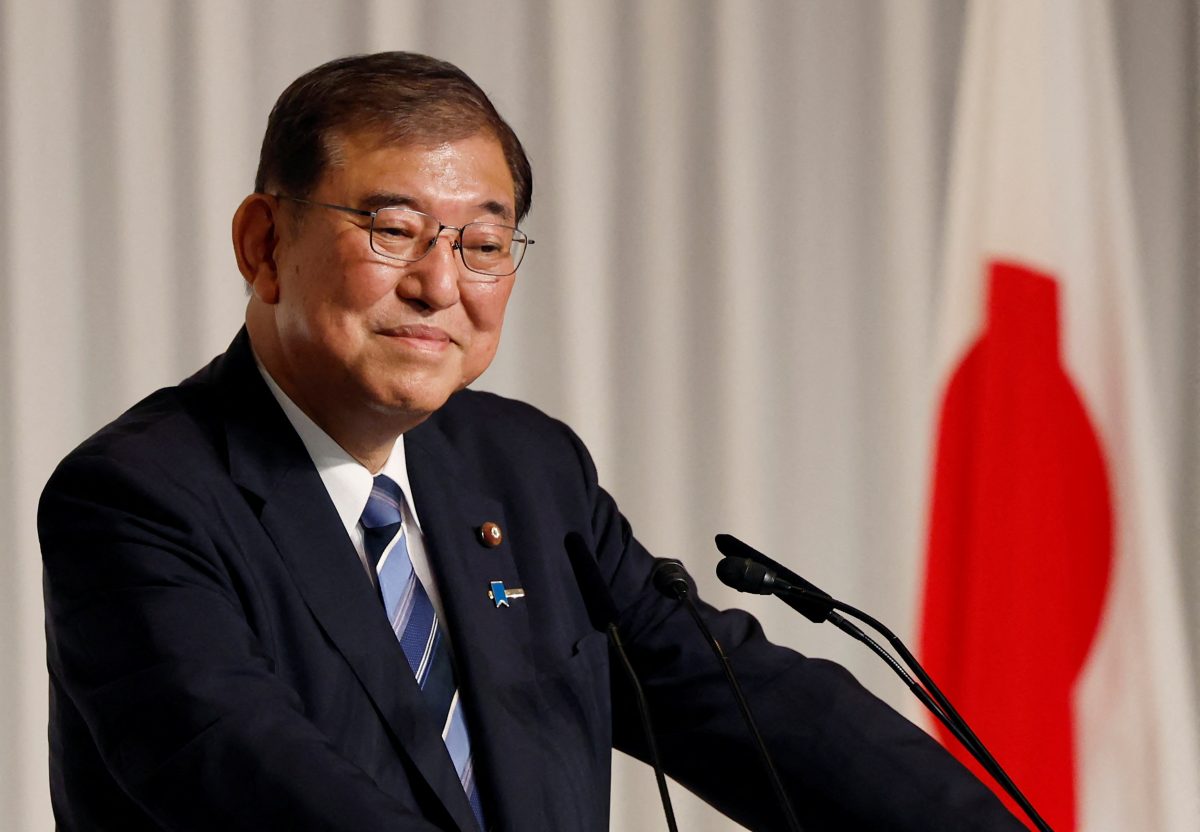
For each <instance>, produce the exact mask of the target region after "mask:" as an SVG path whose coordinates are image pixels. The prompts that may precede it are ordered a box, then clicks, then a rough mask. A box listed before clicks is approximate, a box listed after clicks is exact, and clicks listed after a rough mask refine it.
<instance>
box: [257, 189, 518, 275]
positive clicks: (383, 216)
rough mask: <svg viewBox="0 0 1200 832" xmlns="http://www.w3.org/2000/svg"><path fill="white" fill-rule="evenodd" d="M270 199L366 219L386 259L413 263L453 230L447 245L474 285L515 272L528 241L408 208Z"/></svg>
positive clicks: (491, 226)
mask: <svg viewBox="0 0 1200 832" xmlns="http://www.w3.org/2000/svg"><path fill="white" fill-rule="evenodd" d="M275 198H276V199H286V200H289V201H291V202H298V203H300V204H301V205H312V206H315V207H317V208H330V209H332V210H334V211H344V212H345V213H347V214H354V215H355V216H358V217H370V218H371V226H370V228H369V229H367V230H368V231H369V232H370V235H371V250H372V251H374V252H375V253H376V254H378V255H380V256H382V257H387V258H389V259H391V260H402V261H403V262H405V263H415V262H417V261H418V260H420V259H421V258H422V257H424V256H425V255H426V254H428V253H429V252H431V251H433V247H434V246H435V245H436V244H437V241H438V238H439V237H441V235H442V232H443V231H457V232H458V239H457V240H454V241H452V242H451V243H450V247H451V248H453V249H456V250H457V251H458V254H459V256H460V257H461V258H462V261H463V265H464V266H466V267H467V269H469V270H470V271H471V272H473V273H474V274H476V275H479V276H478V277H468V278H466V279H467V280H472V281H474V282H477V283H494V282H495V281H496V279H497V278H501V277H506V276H507V275H510V274H512V273H513V272H515V271H516V270H517V267H518V266H520V265H521V259H522V258H523V257H524V256H525V249H526V248H527V247H528V246H531V245H533V240H531V239H529V236H528V235H527V234H526V233H525V232H524V231H522V230H521V229H519V228H514V227H513V226H511V225H499V224H497V223H494V222H469V223H467V224H466V225H464V226H461V227H457V226H453V225H443V224H442V222H441V221H440V220H438V219H437V218H436V217H431V216H430V215H429V214H424V213H421V212H420V211H414V210H413V209H411V208H380V209H379V210H378V211H365V210H363V209H361V208H348V207H346V206H345V205H330V204H329V203H327V202H313V201H312V200H308V199H301V198H300V197H296V196H288V195H287V194H275Z"/></svg>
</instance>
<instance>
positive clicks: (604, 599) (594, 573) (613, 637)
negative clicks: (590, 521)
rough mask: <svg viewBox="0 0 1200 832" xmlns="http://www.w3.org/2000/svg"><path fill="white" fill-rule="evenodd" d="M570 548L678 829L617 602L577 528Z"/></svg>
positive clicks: (671, 824)
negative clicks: (632, 701)
mask: <svg viewBox="0 0 1200 832" xmlns="http://www.w3.org/2000/svg"><path fill="white" fill-rule="evenodd" d="M563 545H564V546H565V547H566V549H567V558H568V559H569V560H570V561H571V571H573V572H574V573H575V583H577V584H578V585H579V594H580V595H581V596H582V597H583V606H584V609H586V610H587V616H588V620H589V621H590V622H591V624H592V626H593V627H594V628H596V630H598V631H599V632H602V633H606V634H607V635H608V641H609V643H610V644H611V645H612V646H613V649H614V650H616V651H617V655H618V656H620V657H621V666H622V667H624V668H625V675H626V676H628V677H629V681H630V684H632V686H633V693H634V698H635V699H636V700H637V706H638V715H639V716H640V717H641V720H642V733H643V734H645V736H646V747H647V748H648V749H649V751H650V763H651V765H652V766H653V767H654V779H655V781H656V782H657V783H658V796H659V799H660V800H661V801H662V807H663V814H664V815H666V817H667V829H668V830H670V832H679V827H678V826H676V824H675V809H674V807H673V806H672V805H671V795H670V793H669V792H668V791H667V776H666V774H665V773H664V772H663V767H662V760H661V759H660V758H659V755H658V743H657V742H656V741H655V738H654V726H653V725H652V724H651V722H650V706H649V704H648V703H647V702H646V694H645V692H644V691H643V690H642V683H641V681H640V680H639V679H638V676H637V672H636V671H635V670H634V669H633V663H632V662H630V661H629V655H628V654H627V653H626V652H625V645H624V644H622V642H621V631H620V630H618V629H617V605H616V604H615V603H614V602H613V599H612V593H610V592H609V591H608V584H606V583H605V582H604V577H603V576H602V575H601V574H600V567H599V566H597V565H596V556H595V555H594V554H592V550H591V548H589V547H588V545H587V543H586V542H585V541H584V539H583V537H582V536H581V535H580V534H579V533H578V532H568V533H567V536H566V537H565V538H564V539H563Z"/></svg>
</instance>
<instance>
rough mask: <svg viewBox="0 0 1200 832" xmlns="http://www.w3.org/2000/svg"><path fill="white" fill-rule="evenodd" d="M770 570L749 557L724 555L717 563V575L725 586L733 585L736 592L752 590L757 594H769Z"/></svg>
mask: <svg viewBox="0 0 1200 832" xmlns="http://www.w3.org/2000/svg"><path fill="white" fill-rule="evenodd" d="M769 575H770V571H769V570H768V569H767V567H765V566H763V565H762V564H761V563H755V562H754V561H752V560H750V558H731V557H725V558H721V560H720V561H719V562H718V563H717V577H718V578H719V579H720V580H721V583H723V584H725V586H728V587H733V588H734V589H736V590H737V591H738V592H754V593H757V594H759V595H770V594H771V589H770V587H768V586H767V578H768V576H769Z"/></svg>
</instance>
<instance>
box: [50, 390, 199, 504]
mask: <svg viewBox="0 0 1200 832" xmlns="http://www.w3.org/2000/svg"><path fill="white" fill-rule="evenodd" d="M218 419H219V414H218V401H217V397H216V396H215V395H214V391H213V390H212V388H211V385H210V384H208V382H207V380H206V378H205V377H204V374H203V373H199V374H197V375H196V376H193V377H192V378H189V379H187V380H186V381H184V382H182V383H181V384H178V385H175V386H172V387H164V388H161V389H159V390H156V391H154V392H153V393H151V394H150V395H148V396H146V398H144V399H142V400H141V401H140V402H138V403H137V404H135V405H133V406H132V407H131V408H129V409H128V410H126V411H125V412H124V413H122V414H121V415H120V416H118V417H117V418H116V419H114V420H113V421H111V422H109V423H108V424H107V425H105V426H104V427H102V428H100V429H99V430H98V431H96V432H95V433H93V434H92V435H91V436H90V437H88V438H87V439H85V440H84V441H83V442H82V443H81V444H80V445H78V446H77V447H76V448H75V449H74V450H72V451H71V452H70V453H69V454H67V456H66V457H65V458H64V459H63V460H62V462H60V463H59V464H58V466H57V467H56V469H55V471H54V473H53V474H52V475H51V477H50V480H49V482H48V484H47V486H46V490H45V493H51V492H53V491H54V489H55V487H56V486H58V485H61V484H62V483H63V482H64V480H67V479H78V478H80V477H82V478H83V479H86V480H93V481H94V487H101V485H102V481H98V480H96V479H95V478H96V477H97V476H98V475H99V474H100V472H102V471H109V472H116V471H125V472H127V473H129V474H130V475H134V476H135V477H144V478H146V479H147V480H158V481H160V482H161V481H164V480H165V479H168V478H169V479H175V478H179V479H184V478H186V477H187V476H188V472H189V471H190V472H194V471H196V470H197V468H198V467H204V466H202V465H201V462H202V460H211V459H213V458H214V454H217V453H219V447H218V446H219V445H220V439H219V431H217V430H215V429H214V426H215V425H216V423H217V420H218Z"/></svg>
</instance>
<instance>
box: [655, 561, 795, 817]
mask: <svg viewBox="0 0 1200 832" xmlns="http://www.w3.org/2000/svg"><path fill="white" fill-rule="evenodd" d="M655 561H656V562H655V565H654V569H653V570H652V571H651V573H650V578H651V581H652V582H653V583H654V588H655V589H657V590H658V591H659V592H660V593H661V594H663V595H664V596H666V597H667V598H670V599H672V600H675V601H679V602H680V603H681V604H682V605H683V607H684V609H686V610H687V611H688V614H689V615H691V617H692V620H693V621H695V622H696V626H697V627H698V628H699V630H700V632H701V633H702V634H703V635H704V639H705V641H707V642H708V645H709V647H711V648H712V651H713V653H714V654H715V655H716V657H717V661H719V662H720V663H721V669H722V670H723V671H724V672H725V679H726V681H727V682H728V683H729V688H730V690H732V691H733V698H734V699H735V700H736V701H737V705H738V710H740V711H741V714H742V719H743V720H745V722H746V727H748V728H749V729H750V734H751V736H752V737H753V738H754V745H755V747H756V748H757V749H758V755H759V759H760V760H761V761H762V764H763V768H764V769H766V773H767V779H768V780H770V782H771V788H772V790H773V791H774V792H775V799H776V801H777V802H778V803H779V809H780V811H781V812H782V813H783V816H784V819H785V820H786V821H787V826H788V829H790V830H792V832H801V829H800V822H799V821H798V820H796V813H795V811H794V810H793V809H792V803H791V801H790V800H788V796H787V792H786V791H785V790H784V788H783V781H781V780H780V779H779V772H778V771H777V770H776V768H775V763H774V761H773V760H772V759H771V754H770V752H768V751H767V745H766V743H765V742H763V738H762V733H761V732H760V731H759V730H758V724H757V723H756V722H755V721H754V715H753V714H751V713H750V705H749V703H747V702H746V697H745V695H744V694H743V693H742V686H741V685H740V684H738V680H737V677H736V676H734V675H733V668H732V667H731V666H730V664H729V656H728V655H726V653H725V649H724V648H723V647H721V642H719V641H717V639H716V637H715V636H714V635H713V634H712V631H711V630H710V629H709V628H708V625H707V624H705V623H704V618H703V617H702V616H701V615H700V611H699V610H698V609H696V604H695V603H694V602H693V601H692V589H691V585H690V584H689V583H688V579H687V570H685V569H684V568H683V564H682V563H680V562H679V561H677V560H674V559H670V558H656V559H655Z"/></svg>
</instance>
